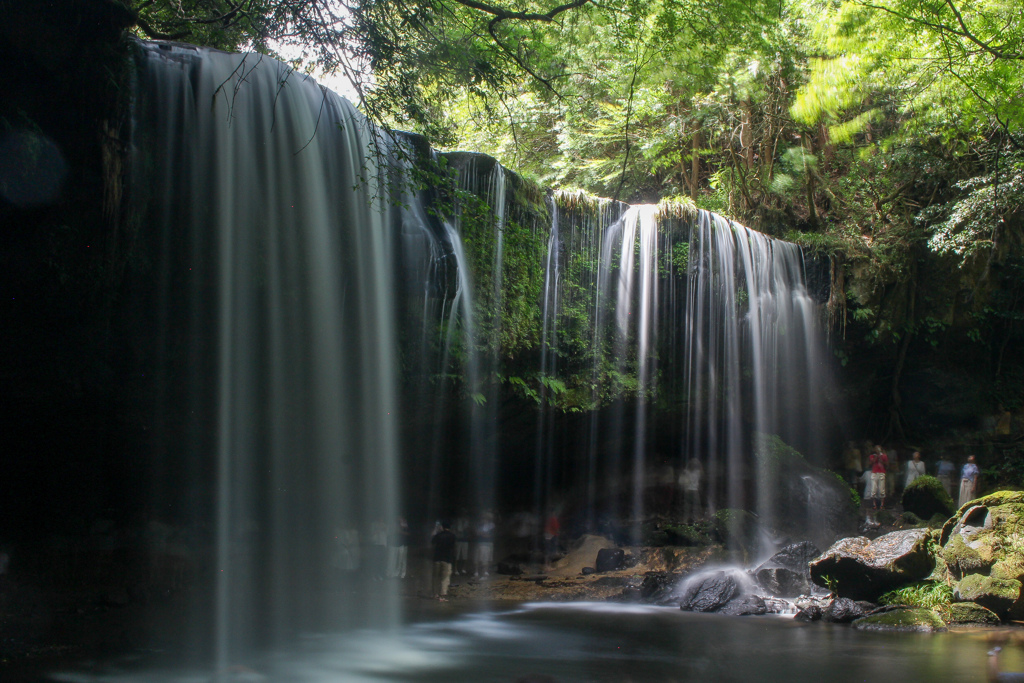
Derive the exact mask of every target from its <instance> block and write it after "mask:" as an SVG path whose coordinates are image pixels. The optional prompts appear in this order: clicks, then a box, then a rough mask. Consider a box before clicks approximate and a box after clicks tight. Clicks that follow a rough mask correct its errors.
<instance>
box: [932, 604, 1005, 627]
mask: <svg viewBox="0 0 1024 683" xmlns="http://www.w3.org/2000/svg"><path fill="white" fill-rule="evenodd" d="M943 616H945V617H946V623H948V624H956V625H957V626H972V625H974V626H998V625H999V617H998V616H997V615H996V613H995V612H993V611H992V610H989V609H985V608H984V607H982V606H981V605H978V604H976V603H973V602H954V603H953V604H952V605H950V606H949V607H948V608H947V611H946V612H944V613H943Z"/></svg>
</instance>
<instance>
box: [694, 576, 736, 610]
mask: <svg viewBox="0 0 1024 683" xmlns="http://www.w3.org/2000/svg"><path fill="white" fill-rule="evenodd" d="M742 592H743V586H742V584H741V583H740V581H739V580H738V579H737V577H736V576H735V575H734V574H732V573H730V572H727V571H724V570H723V571H716V572H710V573H707V574H702V575H700V576H698V577H695V578H694V579H693V580H691V581H689V582H688V583H687V585H686V586H685V588H684V590H683V596H682V599H681V600H680V601H679V609H681V610H684V611H687V612H717V611H719V610H720V609H722V608H723V607H725V606H726V605H727V604H729V603H730V602H731V601H732V600H733V599H734V598H736V597H737V596H739V595H740V594H741V593H742Z"/></svg>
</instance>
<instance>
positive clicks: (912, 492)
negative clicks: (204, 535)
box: [903, 474, 956, 519]
mask: <svg viewBox="0 0 1024 683" xmlns="http://www.w3.org/2000/svg"><path fill="white" fill-rule="evenodd" d="M903 510H904V511H905V512H912V513H914V514H915V515H917V516H918V517H920V518H921V519H930V518H931V517H932V516H934V515H936V514H939V515H942V516H943V517H946V518H947V519H948V518H949V517H950V516H951V515H952V514H953V513H954V512H955V511H956V504H955V503H954V502H953V499H952V498H950V496H949V494H948V493H946V489H945V488H944V487H943V486H942V482H940V481H939V480H938V479H936V478H935V477H932V476H929V475H927V474H926V475H924V476H921V477H918V478H917V479H915V480H914V482H913V483H912V484H910V486H908V487H907V488H906V489H905V490H904V491H903Z"/></svg>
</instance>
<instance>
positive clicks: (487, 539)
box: [473, 511, 494, 578]
mask: <svg viewBox="0 0 1024 683" xmlns="http://www.w3.org/2000/svg"><path fill="white" fill-rule="evenodd" d="M475 549H476V552H475V553H474V554H475V557H474V565H475V570H474V572H473V578H479V577H481V576H483V577H487V576H490V574H491V563H493V562H494V515H492V514H491V513H490V512H489V511H485V512H484V513H483V514H482V515H481V516H480V523H479V524H477V525H476V547H475Z"/></svg>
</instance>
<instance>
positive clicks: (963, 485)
mask: <svg viewBox="0 0 1024 683" xmlns="http://www.w3.org/2000/svg"><path fill="white" fill-rule="evenodd" d="M978 474H980V472H979V470H978V465H977V464H976V463H975V462H974V456H973V455H968V456H967V462H965V463H964V466H963V469H961V470H960V503H959V505H960V507H963V506H964V505H966V504H967V502H968V501H971V500H974V499H975V498H976V497H977V493H978Z"/></svg>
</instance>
